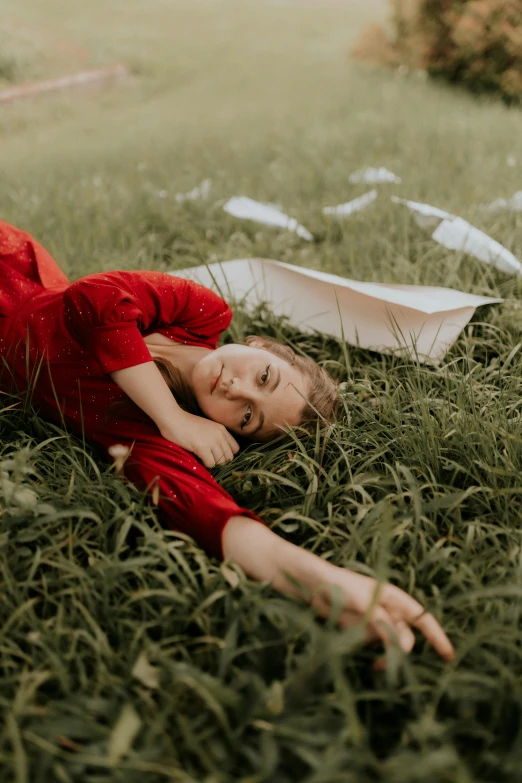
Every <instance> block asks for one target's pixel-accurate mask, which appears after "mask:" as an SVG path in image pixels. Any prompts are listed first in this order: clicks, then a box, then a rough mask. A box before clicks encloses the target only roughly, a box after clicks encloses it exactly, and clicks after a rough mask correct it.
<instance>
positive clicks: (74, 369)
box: [0, 221, 260, 556]
mask: <svg viewBox="0 0 522 783" xmlns="http://www.w3.org/2000/svg"><path fill="white" fill-rule="evenodd" d="M231 317H232V313H231V311H230V308H229V306H228V305H227V304H226V302H224V301H223V300H222V299H221V298H220V297H219V296H217V295H216V294H214V293H213V292H212V291H209V290H208V289H207V288H204V287H203V286H200V285H197V284H196V283H193V282H192V281H188V280H183V279H181V278H176V277H173V276H172V275H168V274H162V273H160V272H107V273H100V274H94V275H88V276H87V277H84V278H82V279H80V280H77V281H76V282H75V283H72V284H71V283H70V282H69V280H68V279H67V277H66V276H65V275H64V273H63V272H62V271H61V270H60V268H59V267H58V265H57V263H56V262H55V261H54V260H53V258H52V257H51V256H50V255H49V253H48V252H47V251H46V250H45V249H44V248H43V247H42V246H41V245H40V244H39V243H38V242H36V241H35V240H34V239H33V238H32V237H31V236H30V235H29V234H26V233H25V232H23V231H20V230H19V229H16V228H14V227H13V226H10V225H8V224H7V223H4V222H2V221H0V354H1V356H2V357H3V359H4V360H5V364H6V366H7V368H8V369H6V368H4V370H3V373H2V377H1V386H2V387H3V388H4V389H10V388H12V386H13V383H14V385H15V387H16V388H17V389H19V390H25V389H27V388H28V386H29V385H31V387H32V389H33V396H32V399H33V402H34V404H35V405H36V407H37V409H39V410H40V411H41V412H42V414H44V415H46V416H48V417H50V418H53V419H54V420H56V421H59V422H65V424H66V425H67V427H68V428H70V429H71V430H72V431H73V432H76V433H83V434H84V436H85V438H86V439H87V440H88V441H90V442H91V443H93V444H96V445H97V446H99V447H101V448H102V449H103V450H104V451H105V453H106V452H107V449H108V448H110V447H111V446H114V445H116V444H122V445H123V446H128V447H131V449H132V450H131V455H130V457H129V458H128V460H127V462H126V464H125V475H126V476H127V477H128V478H129V479H130V480H131V481H132V482H133V483H135V484H136V485H137V486H139V487H140V488H147V489H149V491H151V490H152V491H153V492H154V497H155V498H156V497H159V504H158V509H159V512H160V514H161V517H162V520H163V522H164V524H166V525H168V526H169V527H172V528H174V529H176V530H180V531H182V532H183V533H187V534H188V535H190V536H192V537H193V538H194V539H195V540H196V541H197V542H198V543H199V544H201V546H202V547H204V548H205V549H206V550H207V551H208V552H210V553H212V554H216V555H218V556H222V546H221V537H222V532H223V529H224V527H225V525H226V523H227V521H228V519H229V518H230V517H231V516H234V515H236V514H243V515H246V516H248V517H250V518H251V519H259V518H258V517H257V516H256V515H255V514H253V513H252V512H251V511H248V510H247V509H244V508H241V507H239V506H238V505H237V504H236V503H235V502H234V500H233V499H232V498H231V497H230V495H229V494H228V493H227V492H225V490H224V489H222V487H220V486H219V484H217V482H216V481H215V480H214V479H213V478H212V476H211V475H210V473H209V472H208V471H207V470H206V468H204V467H203V466H202V465H201V463H200V462H199V461H198V460H197V459H196V458H195V457H194V456H193V455H192V454H190V453H189V452H187V451H185V450H184V449H182V448H180V447H179V446H176V445H175V444H173V443H171V442H170V441H167V440H165V439H164V438H162V437H161V435H160V434H159V432H158V430H157V428H156V426H155V425H154V423H153V422H152V421H151V420H150V419H148V417H146V416H145V415H144V414H141V412H139V411H136V413H135V414H132V413H117V412H113V410H112V409H111V407H110V406H111V403H113V402H114V401H116V400H119V399H121V398H122V396H124V395H123V392H122V391H121V389H120V388H119V387H118V386H117V385H116V384H115V383H113V382H112V381H111V379H110V378H109V376H108V374H107V373H110V372H113V371H115V370H119V369H123V368H125V367H132V366H134V365H137V364H142V363H143V362H148V361H151V358H152V357H151V355H150V352H149V349H148V347H147V345H146V343H145V341H144V339H143V337H144V336H146V335H147V334H150V333H152V332H161V333H162V334H164V335H165V336H167V337H169V338H171V339H172V340H174V341H176V342H180V343H186V344H188V345H199V346H205V347H208V348H211V349H215V348H216V345H217V341H218V339H219V336H220V334H221V332H222V331H223V330H224V329H226V327H227V326H228V325H229V323H230V320H231ZM156 487H157V489H155V488H156ZM158 489H159V495H158ZM259 521H260V520H259Z"/></svg>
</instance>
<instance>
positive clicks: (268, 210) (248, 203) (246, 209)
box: [223, 196, 314, 242]
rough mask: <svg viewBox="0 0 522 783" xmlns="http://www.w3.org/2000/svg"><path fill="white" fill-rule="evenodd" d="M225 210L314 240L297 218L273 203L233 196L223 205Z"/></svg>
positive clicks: (311, 240) (236, 215)
mask: <svg viewBox="0 0 522 783" xmlns="http://www.w3.org/2000/svg"><path fill="white" fill-rule="evenodd" d="M223 209H224V210H225V212H228V214H229V215H233V216H234V217H238V218H244V219H246V220H255V221H256V222H257V223H264V224H265V225H266V226H278V227H279V228H286V229H288V230H289V231H294V232H295V233H296V234H297V236H299V237H301V239H306V240H307V241H308V242H313V239H314V237H313V234H311V233H310V232H309V231H307V229H306V228H305V227H304V226H301V225H300V223H298V222H297V220H296V219H295V218H292V217H289V216H288V215H285V213H284V212H281V210H280V209H278V208H277V207H275V206H274V205H273V204H264V203H263V202H261V201H254V199H252V198H248V197H247V196H233V197H232V198H231V199H229V200H228V201H227V203H226V204H225V206H224V207H223Z"/></svg>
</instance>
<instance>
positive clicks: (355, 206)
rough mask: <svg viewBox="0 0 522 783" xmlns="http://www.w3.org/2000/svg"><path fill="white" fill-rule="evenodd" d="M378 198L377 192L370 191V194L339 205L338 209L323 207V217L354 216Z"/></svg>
mask: <svg viewBox="0 0 522 783" xmlns="http://www.w3.org/2000/svg"><path fill="white" fill-rule="evenodd" d="M376 198H377V191H376V190H370V192H369V193H365V194H364V195H363V196H359V198H354V199H353V200H352V201H347V202H346V203H344V204H338V205H337V206H336V207H323V215H343V216H344V215H353V214H354V213H355V212H360V211H361V209H364V208H365V207H367V206H368V205H369V204H371V203H372V202H373V201H375V199H376Z"/></svg>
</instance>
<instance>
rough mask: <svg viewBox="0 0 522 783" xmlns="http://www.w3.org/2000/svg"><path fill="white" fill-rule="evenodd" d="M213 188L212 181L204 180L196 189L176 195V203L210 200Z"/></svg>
mask: <svg viewBox="0 0 522 783" xmlns="http://www.w3.org/2000/svg"><path fill="white" fill-rule="evenodd" d="M211 187H212V180H211V179H204V180H203V182H202V183H201V184H200V185H196V187H195V188H192V190H189V191H188V193H176V201H178V202H182V201H196V200H197V199H199V198H208V195H209V193H210V188H211Z"/></svg>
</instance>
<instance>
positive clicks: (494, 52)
mask: <svg viewBox="0 0 522 783" xmlns="http://www.w3.org/2000/svg"><path fill="white" fill-rule="evenodd" d="M392 6H393V16H392V27H393V33H392V36H390V35H388V34H387V33H386V31H385V30H384V29H383V28H380V27H378V26H375V25H374V26H372V27H370V28H367V29H366V30H365V31H364V32H363V34H362V35H361V36H360V38H359V39H358V41H357V42H356V44H355V46H354V47H353V49H352V54H353V55H354V56H355V57H356V58H358V59H361V60H367V61H373V62H380V63H383V64H386V65H391V66H401V65H402V66H407V67H409V68H413V69H419V70H422V71H426V72H427V73H429V74H432V75H437V76H443V77H444V78H446V79H448V80H449V81H451V82H455V83H461V84H464V85H466V86H468V87H469V88H470V89H472V90H474V91H483V90H495V91H498V92H500V93H501V94H502V96H503V97H504V98H505V99H507V100H510V101H515V100H516V101H520V100H521V99H522V0H392Z"/></svg>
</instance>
